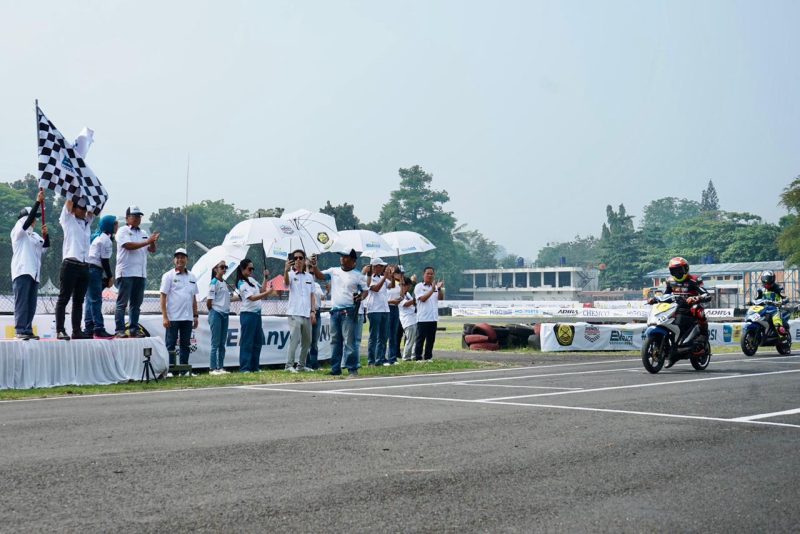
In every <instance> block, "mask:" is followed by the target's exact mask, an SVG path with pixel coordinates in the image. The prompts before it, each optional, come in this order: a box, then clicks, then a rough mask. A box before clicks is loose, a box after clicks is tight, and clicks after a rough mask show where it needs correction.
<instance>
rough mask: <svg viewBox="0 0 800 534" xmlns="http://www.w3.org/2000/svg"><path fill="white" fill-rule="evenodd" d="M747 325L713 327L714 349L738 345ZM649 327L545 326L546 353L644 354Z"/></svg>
mask: <svg viewBox="0 0 800 534" xmlns="http://www.w3.org/2000/svg"><path fill="white" fill-rule="evenodd" d="M743 326H744V323H709V324H708V334H709V338H710V339H709V341H710V342H711V345H738V344H739V343H740V342H741V340H742V327H743ZM789 327H790V329H791V334H792V339H800V338H799V337H798V336H800V319H795V320H793V321H789ZM645 328H646V325H644V324H641V323H635V324H619V325H611V324H588V323H543V324H542V327H541V343H542V352H557V351H583V350H587V351H591V350H641V348H642V341H643V340H644V331H645Z"/></svg>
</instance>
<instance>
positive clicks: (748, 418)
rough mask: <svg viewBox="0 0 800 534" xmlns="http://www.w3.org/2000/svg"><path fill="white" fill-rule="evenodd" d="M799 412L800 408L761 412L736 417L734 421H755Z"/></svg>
mask: <svg viewBox="0 0 800 534" xmlns="http://www.w3.org/2000/svg"><path fill="white" fill-rule="evenodd" d="M798 413H800V408H795V409H794V410H784V411H782V412H772V413H759V414H756V415H748V416H745V417H737V418H736V419H733V421H755V420H757V419H767V418H769V417H780V416H781V415H794V414H798Z"/></svg>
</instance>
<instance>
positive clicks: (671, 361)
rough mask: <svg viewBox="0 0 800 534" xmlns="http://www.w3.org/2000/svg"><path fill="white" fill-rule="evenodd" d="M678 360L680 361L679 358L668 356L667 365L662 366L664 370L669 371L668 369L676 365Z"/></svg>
mask: <svg viewBox="0 0 800 534" xmlns="http://www.w3.org/2000/svg"><path fill="white" fill-rule="evenodd" d="M678 360H680V358H678V357H677V356H675V357H674V358H673V357H672V356H670V357H669V359H668V360H667V365H665V366H664V369H669V368H670V367H672V366H673V365H675V364H676V363H678Z"/></svg>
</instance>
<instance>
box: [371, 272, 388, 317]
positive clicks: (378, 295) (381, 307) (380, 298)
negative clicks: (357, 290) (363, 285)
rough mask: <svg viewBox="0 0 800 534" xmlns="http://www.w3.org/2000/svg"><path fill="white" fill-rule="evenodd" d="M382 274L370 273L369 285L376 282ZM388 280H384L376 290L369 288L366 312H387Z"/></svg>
mask: <svg viewBox="0 0 800 534" xmlns="http://www.w3.org/2000/svg"><path fill="white" fill-rule="evenodd" d="M381 278H383V275H381V276H378V275H375V274H374V275H372V281H371V282H370V285H371V286H373V285H375V284H377V283H378V282H379V281H380V280H381ZM388 291H389V281H388V280H384V282H383V285H382V286H381V288H380V289H379V290H378V291H373V290H372V289H370V290H369V292H368V293H367V304H366V306H367V312H368V313H389V293H388Z"/></svg>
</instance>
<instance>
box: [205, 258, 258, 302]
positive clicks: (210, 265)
mask: <svg viewBox="0 0 800 534" xmlns="http://www.w3.org/2000/svg"><path fill="white" fill-rule="evenodd" d="M248 248H250V247H248V246H247V245H219V246H216V247H214V248H212V249H211V250H209V251H208V252H206V253H205V254H203V255H202V256H200V258H198V260H197V261H196V262H194V265H192V269H191V271H192V274H193V275H194V276H195V278H197V297H196V298H197V300H198V301H199V302H202V301H204V300H205V299H206V297H207V296H208V286H209V284H210V283H211V276H212V271H213V270H214V266H215V265H218V264H219V263H220V262H221V261H224V262H225V263H226V264H227V265H228V271H227V272H226V273H225V278H227V277H228V276H230V274H231V273H232V272H233V271H234V270H236V268H237V267H238V266H239V262H241V261H242V259H243V258H244V257H245V256H246V255H247V249H248Z"/></svg>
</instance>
